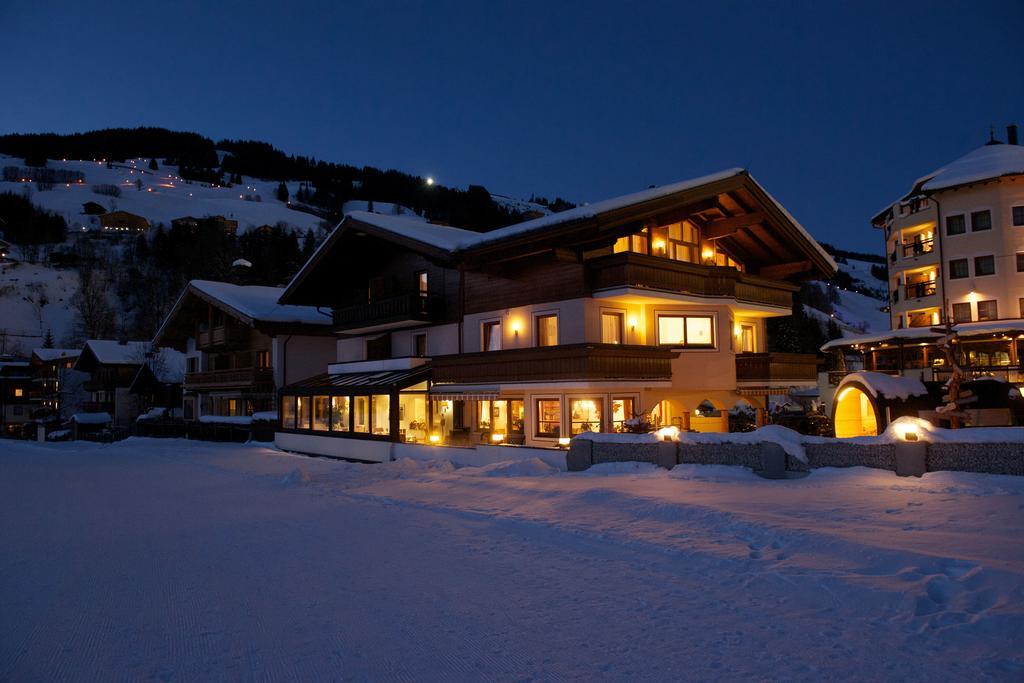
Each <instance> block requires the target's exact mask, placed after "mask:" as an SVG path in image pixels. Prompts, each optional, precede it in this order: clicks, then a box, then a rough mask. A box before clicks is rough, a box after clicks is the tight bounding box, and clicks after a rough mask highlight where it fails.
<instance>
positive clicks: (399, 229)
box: [348, 211, 489, 251]
mask: <svg viewBox="0 0 1024 683" xmlns="http://www.w3.org/2000/svg"><path fill="white" fill-rule="evenodd" d="M348 216H349V217H350V218H352V219H353V220H356V221H359V222H360V223H365V224H367V225H372V226H374V227H376V228H380V229H381V230H386V231H387V232H390V233H393V234H395V235H400V236H402V237H405V238H407V239H411V240H415V241H417V242H421V243H423V244H426V245H429V246H432V247H437V248H438V249H444V250H445V251H456V250H458V249H460V248H463V247H465V246H466V245H469V244H472V243H473V241H474V240H475V239H477V238H479V237H480V235H481V234H482V233H479V232H474V231H473V230H463V229H462V228H453V227H451V226H450V225H435V224H434V223H428V222H426V221H424V220H423V219H420V218H406V217H404V216H385V215H382V214H379V213H370V212H368V211H353V212H351V213H349V214H348ZM487 234H489V233H487Z"/></svg>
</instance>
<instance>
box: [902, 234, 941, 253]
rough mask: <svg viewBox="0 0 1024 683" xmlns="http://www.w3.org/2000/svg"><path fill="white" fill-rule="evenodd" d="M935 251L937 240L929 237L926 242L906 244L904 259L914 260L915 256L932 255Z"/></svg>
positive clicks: (904, 245)
mask: <svg viewBox="0 0 1024 683" xmlns="http://www.w3.org/2000/svg"><path fill="white" fill-rule="evenodd" d="M934 250H935V238H934V237H929V238H928V239H925V240H918V241H916V242H906V243H904V244H903V258H914V257H915V256H924V255H925V254H930V253H932V251H934Z"/></svg>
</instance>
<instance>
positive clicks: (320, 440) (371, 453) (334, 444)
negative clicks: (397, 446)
mask: <svg viewBox="0 0 1024 683" xmlns="http://www.w3.org/2000/svg"><path fill="white" fill-rule="evenodd" d="M274 444H275V445H276V446H277V447H278V448H281V449H283V450H286V451H293V452H295V453H307V454H310V455H329V456H331V457H335V458H348V459H350V460H364V461H366V462H387V461H388V460H391V459H392V458H391V447H392V446H393V445H394V444H392V443H391V442H390V441H372V440H369V439H344V438H336V437H331V436H315V435H313V434H290V433H287V432H277V433H276V434H274Z"/></svg>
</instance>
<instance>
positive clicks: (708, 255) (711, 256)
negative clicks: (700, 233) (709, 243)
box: [700, 247, 715, 261]
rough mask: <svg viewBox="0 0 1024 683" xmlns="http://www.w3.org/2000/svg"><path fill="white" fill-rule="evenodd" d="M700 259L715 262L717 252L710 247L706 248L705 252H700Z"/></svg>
mask: <svg viewBox="0 0 1024 683" xmlns="http://www.w3.org/2000/svg"><path fill="white" fill-rule="evenodd" d="M700 257H701V258H702V259H704V260H705V261H714V260H715V250H714V249H711V248H709V247H705V248H704V250H703V251H702V252H700Z"/></svg>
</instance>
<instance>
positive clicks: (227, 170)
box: [0, 127, 524, 230]
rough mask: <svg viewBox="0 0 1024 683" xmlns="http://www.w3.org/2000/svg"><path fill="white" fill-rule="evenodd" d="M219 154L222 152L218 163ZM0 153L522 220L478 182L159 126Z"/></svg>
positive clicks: (336, 213) (52, 138)
mask: <svg viewBox="0 0 1024 683" xmlns="http://www.w3.org/2000/svg"><path fill="white" fill-rule="evenodd" d="M218 151H222V152H227V154H225V155H223V161H221V159H220V156H221V155H218V153H217V152H218ZM0 152H2V153H5V154H10V155H12V156H16V157H23V158H24V159H25V161H26V164H28V165H30V166H43V165H45V164H46V160H47V159H106V160H108V161H123V160H125V159H129V158H138V157H142V158H158V159H162V160H165V163H167V164H170V165H175V166H178V167H179V173H180V175H181V176H183V177H185V178H192V179H195V180H200V181H203V182H211V183H217V184H224V185H230V183H232V182H233V181H234V182H238V181H239V180H240V178H239V176H243V175H246V176H251V177H254V178H263V179H266V180H299V181H305V182H307V183H308V184H309V186H310V191H309V193H308V197H306V196H304V197H303V200H304V201H305V202H306V203H308V204H311V205H313V206H315V207H318V208H320V209H324V210H326V212H327V213H328V214H329V216H330V217H331V218H334V219H337V218H340V216H341V207H342V205H343V204H344V203H345V202H346V201H348V200H350V199H362V200H367V201H378V202H392V203H395V204H401V205H403V206H408V207H409V208H412V209H414V210H416V211H417V212H418V213H420V214H422V215H424V216H426V217H427V218H429V219H431V220H434V221H439V222H444V223H449V224H451V225H458V226H460V227H463V228H467V229H471V230H492V229H494V228H498V227H503V226H505V225H511V224H512V223H517V222H519V221H521V220H523V219H524V215H523V214H522V213H520V212H519V211H516V210H514V209H512V208H509V207H506V206H502V205H499V204H498V203H497V202H495V201H494V199H493V198H492V197H491V195H490V193H489V192H488V191H487V189H486V188H484V187H483V186H481V185H470V186H469V187H468V188H467V189H465V190H461V189H458V188H450V187H445V186H443V185H433V186H428V185H427V183H426V182H425V179H424V178H422V177H420V176H415V175H411V174H408V173H403V172H401V171H397V170H381V169H378V168H373V167H371V166H364V167H357V166H349V165H346V164H335V163H331V162H325V161H322V160H317V159H315V158H312V157H304V156H295V155H289V154H285V153H284V152H282V151H281V150H279V149H277V148H275V147H274V146H272V145H270V144H269V143H266V142H259V141H255V140H221V141H219V142H214V141H213V140H211V139H210V138H207V137H204V136H202V135H199V134H198V133H187V132H180V131H171V130H167V129H165V128H145V127H142V128H108V129H104V130H96V131H89V132H86V133H72V134H68V135H61V134H57V133H30V134H20V133H19V134H10V135H3V136H0Z"/></svg>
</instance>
